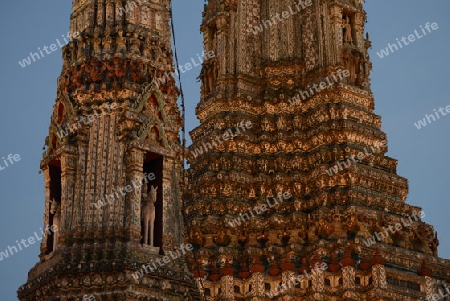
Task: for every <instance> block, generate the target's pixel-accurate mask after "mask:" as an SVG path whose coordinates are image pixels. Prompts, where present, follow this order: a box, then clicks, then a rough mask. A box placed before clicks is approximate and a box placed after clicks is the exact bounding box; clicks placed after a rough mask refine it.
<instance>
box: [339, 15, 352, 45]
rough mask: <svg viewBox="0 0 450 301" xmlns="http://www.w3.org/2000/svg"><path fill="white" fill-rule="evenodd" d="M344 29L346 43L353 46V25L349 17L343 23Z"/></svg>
mask: <svg viewBox="0 0 450 301" xmlns="http://www.w3.org/2000/svg"><path fill="white" fill-rule="evenodd" d="M342 23H343V24H342V27H343V28H344V29H345V35H344V42H345V43H348V44H351V43H352V42H353V37H352V25H351V24H350V18H349V17H348V16H347V17H345V19H344V20H343V21H342Z"/></svg>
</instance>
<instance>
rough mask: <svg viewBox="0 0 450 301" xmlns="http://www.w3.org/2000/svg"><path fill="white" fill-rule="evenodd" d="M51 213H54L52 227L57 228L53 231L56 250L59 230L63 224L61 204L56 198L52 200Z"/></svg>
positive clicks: (54, 248)
mask: <svg viewBox="0 0 450 301" xmlns="http://www.w3.org/2000/svg"><path fill="white" fill-rule="evenodd" d="M50 214H53V224H52V229H55V231H54V232H53V251H55V250H56V245H57V243H58V231H59V229H60V228H59V227H60V225H61V206H59V204H58V202H57V201H55V199H52V200H51V202H50Z"/></svg>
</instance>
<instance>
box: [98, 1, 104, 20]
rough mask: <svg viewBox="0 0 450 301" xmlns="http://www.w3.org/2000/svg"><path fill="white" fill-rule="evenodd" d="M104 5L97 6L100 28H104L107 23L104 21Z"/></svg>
mask: <svg viewBox="0 0 450 301" xmlns="http://www.w3.org/2000/svg"><path fill="white" fill-rule="evenodd" d="M104 9H105V7H104V4H103V2H100V1H99V2H98V4H97V25H98V26H103V25H104V24H105V23H104V22H105V20H104V19H103V16H104V15H103V13H104Z"/></svg>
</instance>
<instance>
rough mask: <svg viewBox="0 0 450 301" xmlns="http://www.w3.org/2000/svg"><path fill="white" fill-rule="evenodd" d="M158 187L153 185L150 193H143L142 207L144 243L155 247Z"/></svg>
mask: <svg viewBox="0 0 450 301" xmlns="http://www.w3.org/2000/svg"><path fill="white" fill-rule="evenodd" d="M157 191H158V187H157V186H156V187H155V186H153V185H152V186H151V189H150V193H148V194H147V193H143V197H142V201H143V206H142V209H141V219H142V227H143V243H144V244H145V245H150V246H152V247H154V246H155V245H154V234H155V217H156V214H155V212H156V210H155V204H156V201H157Z"/></svg>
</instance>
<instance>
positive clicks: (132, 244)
mask: <svg viewBox="0 0 450 301" xmlns="http://www.w3.org/2000/svg"><path fill="white" fill-rule="evenodd" d="M169 5H170V1H169V0H146V1H125V0H121V1H117V0H73V13H72V15H71V24H70V32H71V36H72V37H74V39H73V40H72V41H70V43H69V44H68V45H67V46H65V47H64V49H63V59H64V65H63V68H62V73H61V76H60V77H59V80H58V92H57V98H56V103H55V105H54V110H53V115H52V117H51V125H50V129H49V136H48V137H47V139H46V151H45V153H44V154H43V160H42V162H41V169H42V171H43V173H44V176H45V214H44V223H45V225H46V226H50V227H51V226H53V227H54V228H57V231H55V232H52V233H50V234H49V235H47V236H45V237H44V239H43V240H42V244H41V253H40V261H39V262H38V263H37V264H36V266H35V267H34V268H33V269H31V271H30V272H29V275H28V282H27V283H26V284H25V285H23V286H22V287H21V288H20V289H19V291H18V296H19V299H20V300H21V301H25V300H29V301H31V300H33V301H35V300H67V301H69V300H71V301H72V300H94V299H93V298H95V300H195V299H196V293H195V290H196V289H195V287H194V282H193V281H192V280H190V276H189V275H190V273H189V271H188V270H187V266H186V264H185V263H184V259H183V257H184V256H183V254H184V253H186V252H187V251H189V248H190V245H189V244H186V245H185V242H184V238H183V231H182V229H183V228H182V219H181V205H180V178H181V174H180V171H181V168H182V156H181V154H182V148H181V146H180V139H179V130H180V127H181V123H182V117H181V115H180V112H179V110H178V107H177V104H176V100H177V97H178V89H177V88H176V87H175V85H174V81H173V80H172V78H171V77H169V76H167V74H168V73H170V72H171V71H173V61H172V53H171V44H170V39H171V36H170V27H169V24H168V22H169V18H170V13H169V12H170V10H169V8H170V7H169ZM193 289H194V291H193Z"/></svg>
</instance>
